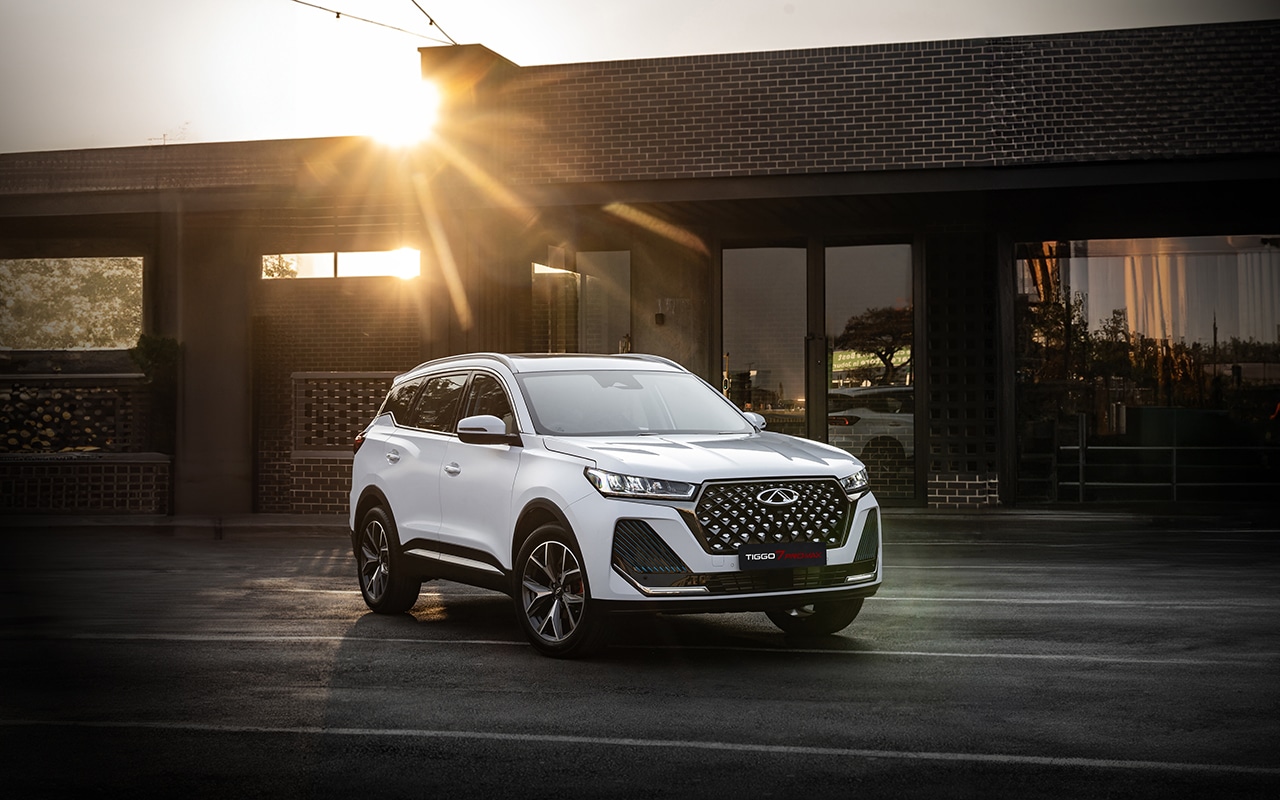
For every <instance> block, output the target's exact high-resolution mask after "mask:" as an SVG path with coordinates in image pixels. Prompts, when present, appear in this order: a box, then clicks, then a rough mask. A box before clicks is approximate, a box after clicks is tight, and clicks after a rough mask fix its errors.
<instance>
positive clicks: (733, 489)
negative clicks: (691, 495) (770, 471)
mask: <svg viewBox="0 0 1280 800" xmlns="http://www.w3.org/2000/svg"><path fill="white" fill-rule="evenodd" d="M778 490H781V491H778ZM791 493H793V494H794V495H795V501H794V502H792V503H788V504H785V505H780V504H776V503H775V504H769V503H766V502H764V500H765V499H774V500H775V501H776V500H779V499H788V498H789V497H790V496H791ZM762 498H763V499H762ZM850 508H851V505H850V503H849V498H848V496H847V495H846V494H845V493H844V490H843V489H841V488H840V484H839V483H838V482H837V481H836V480H835V479H814V480H799V481H797V480H777V481H748V482H742V483H708V484H706V485H705V486H704V487H703V489H702V494H701V496H699V498H698V503H697V507H696V509H695V511H694V516H695V518H696V520H697V523H698V529H697V530H696V531H695V532H696V533H697V534H698V536H699V538H700V539H701V540H702V546H703V549H705V550H706V551H707V552H708V553H713V554H714V553H733V552H737V550H738V548H739V547H741V546H742V545H744V544H773V543H775V542H806V543H815V544H817V543H821V544H825V545H827V546H828V547H840V546H842V545H843V544H844V543H845V540H846V538H847V537H848V535H849V516H850V514H849V510H850Z"/></svg>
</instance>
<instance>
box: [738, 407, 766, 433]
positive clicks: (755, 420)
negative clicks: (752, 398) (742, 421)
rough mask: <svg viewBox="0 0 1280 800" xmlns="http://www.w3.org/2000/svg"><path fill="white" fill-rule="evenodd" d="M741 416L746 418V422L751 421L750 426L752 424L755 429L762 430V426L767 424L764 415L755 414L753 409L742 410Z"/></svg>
mask: <svg viewBox="0 0 1280 800" xmlns="http://www.w3.org/2000/svg"><path fill="white" fill-rule="evenodd" d="M742 416H744V417H746V418H747V422H750V423H751V425H752V426H753V427H754V428H755V429H756V430H757V431H762V430H764V426H765V425H768V424H769V423H768V422H766V421H765V418H764V417H762V416H760V415H759V414H757V413H756V412H754V411H744V412H743V414H742Z"/></svg>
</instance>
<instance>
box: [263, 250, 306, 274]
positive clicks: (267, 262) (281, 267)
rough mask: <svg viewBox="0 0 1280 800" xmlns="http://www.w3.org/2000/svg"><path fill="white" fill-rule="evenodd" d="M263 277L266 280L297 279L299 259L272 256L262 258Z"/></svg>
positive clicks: (295, 257)
mask: <svg viewBox="0 0 1280 800" xmlns="http://www.w3.org/2000/svg"><path fill="white" fill-rule="evenodd" d="M262 277H264V278H296V277H298V257H297V256H283V255H270V256H263V257H262Z"/></svg>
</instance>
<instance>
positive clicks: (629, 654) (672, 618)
mask: <svg viewBox="0 0 1280 800" xmlns="http://www.w3.org/2000/svg"><path fill="white" fill-rule="evenodd" d="M609 628H610V633H609V637H608V644H607V645H606V646H605V647H604V648H603V649H602V650H601V651H600V652H598V653H597V654H595V655H594V656H592V657H591V660H602V659H607V660H609V661H646V662H654V661H660V660H661V658H662V656H661V655H660V654H662V653H666V654H668V657H669V656H671V655H673V654H678V653H680V652H681V651H687V652H688V653H693V652H703V653H705V652H709V651H722V652H726V653H732V654H733V657H734V658H742V657H744V656H746V655H747V654H749V653H751V652H760V653H761V654H762V655H768V654H769V653H771V652H774V651H777V652H786V651H797V650H803V651H810V652H812V651H831V652H848V651H857V650H861V649H866V648H867V647H868V644H867V643H866V642H865V641H863V640H860V638H859V637H858V636H857V633H858V622H857V621H855V622H854V624H853V625H851V626H850V627H849V628H848V629H846V630H845V631H843V632H841V633H839V634H836V635H832V636H821V637H802V636H794V635H789V634H785V633H783V632H782V631H780V630H778V629H777V628H775V627H774V626H773V624H772V623H770V622H769V620H768V619H767V618H766V617H765V615H764V614H763V613H736V614H615V615H613V616H612V617H611V618H610V620H609ZM348 637H349V638H372V639H395V640H404V639H418V640H420V641H422V642H423V643H424V644H427V643H431V642H441V643H450V642H452V643H457V644H467V643H470V644H483V643H488V644H498V643H507V644H510V645H512V646H513V647H518V648H522V649H527V650H528V653H529V655H530V656H532V657H536V658H540V657H539V656H537V654H536V653H535V652H534V651H533V650H532V648H530V647H529V646H528V644H527V642H526V640H525V639H524V636H523V634H522V632H521V630H520V627H519V624H518V622H517V620H516V615H515V611H514V609H513V607H512V601H511V599H510V598H508V597H507V596H505V595H502V594H499V593H496V592H487V591H484V590H480V589H471V588H470V587H465V586H458V585H456V584H436V583H433V582H428V583H425V584H423V587H422V594H421V595H420V597H419V599H418V602H417V604H416V605H415V606H414V607H413V609H412V610H410V611H409V612H408V613H405V614H394V615H381V614H375V613H373V612H369V613H367V614H365V615H364V616H362V617H360V618H359V619H357V620H356V623H355V624H354V625H353V626H352V628H351V630H350V631H349V633H348Z"/></svg>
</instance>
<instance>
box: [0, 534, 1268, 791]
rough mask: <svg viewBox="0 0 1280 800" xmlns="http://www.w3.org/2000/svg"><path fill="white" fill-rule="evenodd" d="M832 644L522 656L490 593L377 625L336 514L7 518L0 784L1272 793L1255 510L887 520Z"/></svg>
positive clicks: (664, 641) (657, 624)
mask: <svg viewBox="0 0 1280 800" xmlns="http://www.w3.org/2000/svg"><path fill="white" fill-rule="evenodd" d="M885 527H886V531H885V562H886V576H885V583H884V588H883V589H882V590H881V592H880V593H879V594H878V595H877V596H876V597H875V598H873V599H871V600H868V601H867V604H866V606H865V608H864V610H863V612H862V615H861V616H860V617H859V618H858V620H857V621H856V622H855V623H854V624H853V626H851V627H850V628H849V629H847V630H846V631H844V632H843V633H842V634H840V635H838V636H834V637H830V638H828V639H824V640H820V641H817V642H813V641H804V642H798V641H793V640H789V639H788V638H787V637H786V636H785V635H783V634H782V633H780V632H779V631H777V629H776V628H774V627H773V625H772V624H771V623H769V622H768V620H767V619H765V617H764V616H763V615H760V614H727V615H706V616H664V617H635V618H633V617H626V618H620V619H619V620H618V621H617V624H616V630H615V632H614V636H613V639H612V644H611V645H610V646H609V647H608V648H607V649H606V650H604V651H603V653H602V654H601V655H599V656H598V657H596V658H594V659H591V660H588V661H556V660H552V659H547V658H544V657H541V656H539V655H537V654H536V653H535V652H534V651H533V650H532V649H531V648H530V647H529V646H528V645H527V644H526V643H525V642H524V640H523V638H522V636H521V634H520V631H519V630H518V628H517V626H516V623H515V620H514V616H513V614H512V611H511V606H510V601H509V600H508V599H507V598H505V597H504V596H502V595H498V594H494V593H490V592H485V591H481V590H477V589H471V588H468V587H464V586H460V585H457V584H451V583H444V582H432V583H427V584H425V585H424V587H423V592H422V596H421V598H420V600H419V603H418V605H417V606H416V607H415V608H414V610H413V611H412V612H411V613H410V614H405V615H400V616H394V617H381V616H377V615H373V614H371V613H369V612H368V611H367V609H366V608H365V606H364V604H363V602H362V601H361V599H360V594H359V592H358V590H357V588H356V583H355V578H354V574H353V572H354V567H353V560H352V557H351V553H350V544H349V541H348V540H347V539H346V538H345V537H344V533H343V531H342V529H341V528H340V527H339V526H337V525H322V524H315V525H308V524H301V523H300V524H293V525H287V526H285V525H278V524H272V523H271V522H270V521H269V520H266V519H263V520H257V521H255V520H247V521H242V522H241V523H239V524H234V525H226V526H216V527H215V526H212V525H196V526H192V527H184V528H179V529H177V530H175V529H173V528H171V527H168V526H157V525H148V524H138V525H132V524H130V523H129V522H128V521H117V522H116V523H115V524H111V525H84V524H71V523H68V524H67V525H63V526H54V525H49V524H43V525H39V526H27V525H24V524H11V525H6V526H5V532H4V537H5V541H6V542H7V543H8V544H9V547H10V559H8V560H7V561H6V563H5V564H4V566H3V567H0V570H2V571H3V575H2V576H0V581H2V583H0V588H2V592H3V593H2V595H0V596H2V597H3V606H2V608H0V611H2V615H0V638H2V639H3V642H2V644H0V686H3V687H4V692H3V696H2V697H0V754H2V755H0V763H3V765H4V766H3V771H2V774H3V775H4V776H5V783H6V786H7V787H11V788H9V789H8V791H11V792H13V796H15V797H17V796H62V795H65V794H67V793H68V792H75V793H83V794H86V795H95V794H107V795H124V794H130V795H133V796H138V795H144V796H145V795H149V794H171V795H177V794H182V795H185V796H193V797H226V796H229V795H232V794H234V795H235V796H250V797H252V796H264V797H266V796H270V797H275V798H287V797H347V796H353V795H356V794H360V795H371V796H381V797H398V796H429V795H436V794H439V795H441V796H448V797H493V796H517V795H518V796H521V797H526V798H539V797H561V796H566V795H569V796H576V797H695V796H737V797H796V796H804V795H808V796H813V797H851V796H857V795H865V794H869V793H877V794H881V795H884V796H892V797H963V796H971V797H997V796H1005V797H1027V796H1035V797H1080V796H1085V797H1107V796H1111V797H1169V796H1184V795H1186V796H1190V795H1192V794H1193V793H1197V792H1203V793H1207V794H1212V795H1213V796H1232V797H1268V798H1270V797H1274V796H1277V792H1280V748H1277V746H1276V743H1277V741H1280V737H1278V734H1280V532H1277V531H1276V530H1274V529H1272V528H1271V527H1270V523H1269V522H1268V521H1267V520H1266V519H1261V520H1259V519H1253V520H1247V519H1246V520H1240V519H1236V520H1215V519H1212V518H1205V517H1187V518H1185V519H1179V518H1176V517H1175V518H1165V519H1160V520H1155V519H1151V518H1148V517H1144V516H1140V515H1127V514H1114V515H1100V514H1017V513H994V514H988V515H951V516H948V515H944V514H937V515H931V514H911V513H905V512H898V513H895V512H893V511H889V512H887V513H886V526H885Z"/></svg>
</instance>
